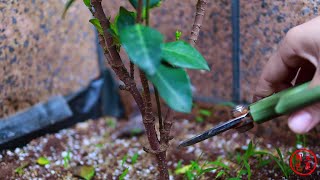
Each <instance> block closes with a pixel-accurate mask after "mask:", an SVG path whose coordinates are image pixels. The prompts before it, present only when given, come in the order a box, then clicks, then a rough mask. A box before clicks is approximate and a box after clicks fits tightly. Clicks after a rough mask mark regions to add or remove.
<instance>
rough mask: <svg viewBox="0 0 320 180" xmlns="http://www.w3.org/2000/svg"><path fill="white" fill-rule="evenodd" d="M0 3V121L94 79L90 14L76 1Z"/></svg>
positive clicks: (31, 0)
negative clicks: (66, 6)
mask: <svg viewBox="0 0 320 180" xmlns="http://www.w3.org/2000/svg"><path fill="white" fill-rule="evenodd" d="M65 3H66V0H7V1H0V117H3V116H5V115H8V114H12V113H13V112H16V111H17V110H21V109H23V108H26V107H29V106H31V105H33V104H35V103H37V102H40V101H43V100H47V99H48V98H49V97H50V96H51V95H56V94H63V95H66V94H68V93H70V92H72V91H75V90H78V89H79V88H80V87H83V86H85V85H87V83H88V82H89V80H91V79H92V78H94V77H95V76H97V74H98V71H97V60H96V59H97V55H96V54H97V53H96V52H97V51H96V43H95V34H94V31H93V28H92V27H91V25H90V24H89V23H88V21H89V19H90V12H89V11H88V10H87V9H86V7H85V6H84V5H83V2H82V1H77V2H76V3H75V4H74V5H73V7H72V8H71V9H70V11H69V12H68V14H67V16H66V18H65V19H62V18H61V15H62V12H63V9H64V4H65Z"/></svg>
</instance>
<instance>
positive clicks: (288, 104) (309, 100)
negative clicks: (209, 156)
mask: <svg viewBox="0 0 320 180" xmlns="http://www.w3.org/2000/svg"><path fill="white" fill-rule="evenodd" d="M309 84H310V82H307V83H304V84H301V85H298V86H295V87H291V88H289V89H286V90H283V91H281V92H278V93H275V94H273V95H271V96H268V97H266V98H264V99H261V100H259V101H257V102H255V103H252V104H250V105H249V106H248V107H246V106H243V105H238V106H236V107H235V108H234V109H233V114H234V115H235V117H236V118H234V119H231V120H229V121H227V122H225V123H222V124H220V125H217V126H215V127H213V128H212V129H209V130H207V131H205V132H203V133H201V134H199V135H196V136H194V137H192V138H190V139H187V140H185V141H183V142H181V143H180V145H179V147H186V146H190V145H193V144H196V143H198V142H201V141H204V140H206V139H208V138H210V137H213V136H216V135H218V134H220V133H223V132H225V131H227V130H230V129H236V130H238V131H239V132H246V131H248V130H250V129H252V128H253V127H254V124H255V123H257V124H261V123H264V122H266V121H269V120H271V119H273V118H276V117H278V116H281V115H285V114H289V113H292V112H294V111H296V110H298V109H301V108H303V107H306V106H308V105H311V104H313V103H316V102H320V86H317V87H314V88H308V86H309Z"/></svg>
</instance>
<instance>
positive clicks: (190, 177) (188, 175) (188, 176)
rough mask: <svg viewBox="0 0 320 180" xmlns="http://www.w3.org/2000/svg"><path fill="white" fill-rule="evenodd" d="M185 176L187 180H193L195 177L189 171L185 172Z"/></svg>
mask: <svg viewBox="0 0 320 180" xmlns="http://www.w3.org/2000/svg"><path fill="white" fill-rule="evenodd" d="M186 176H187V179H188V180H194V179H195V177H194V176H195V175H194V174H193V173H192V172H191V171H187V172H186Z"/></svg>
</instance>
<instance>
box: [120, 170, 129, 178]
mask: <svg viewBox="0 0 320 180" xmlns="http://www.w3.org/2000/svg"><path fill="white" fill-rule="evenodd" d="M128 173H129V169H128V168H126V169H125V170H124V171H123V172H122V174H121V175H120V176H119V180H123V179H124V177H126V175H127V174H128Z"/></svg>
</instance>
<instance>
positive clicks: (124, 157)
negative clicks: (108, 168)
mask: <svg viewBox="0 0 320 180" xmlns="http://www.w3.org/2000/svg"><path fill="white" fill-rule="evenodd" d="M127 159H128V155H124V156H123V158H122V161H121V166H122V167H123V165H124V163H125V162H126V161H127Z"/></svg>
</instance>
